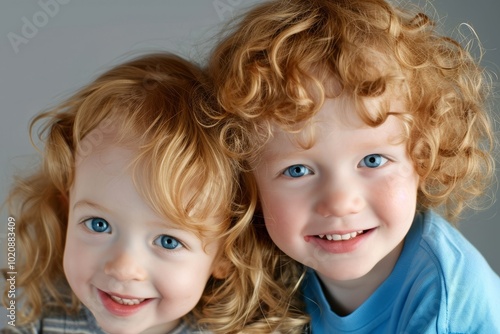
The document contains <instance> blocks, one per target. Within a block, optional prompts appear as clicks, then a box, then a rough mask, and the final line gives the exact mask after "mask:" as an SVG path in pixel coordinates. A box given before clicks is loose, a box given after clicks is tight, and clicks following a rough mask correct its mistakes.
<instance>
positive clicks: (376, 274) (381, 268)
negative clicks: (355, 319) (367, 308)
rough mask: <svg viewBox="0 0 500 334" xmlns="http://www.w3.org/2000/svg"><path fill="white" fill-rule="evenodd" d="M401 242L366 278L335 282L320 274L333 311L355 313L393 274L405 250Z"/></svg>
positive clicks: (345, 313)
mask: <svg viewBox="0 0 500 334" xmlns="http://www.w3.org/2000/svg"><path fill="white" fill-rule="evenodd" d="M403 243H404V242H401V243H400V244H399V245H398V247H396V248H395V249H394V250H392V252H391V253H389V254H388V255H387V256H386V257H385V258H384V259H382V260H381V261H380V262H379V263H377V265H376V266H375V267H373V269H372V270H371V271H370V272H368V273H367V274H366V275H365V276H363V277H360V278H357V279H354V280H347V281H333V280H329V279H328V278H324V277H323V276H322V275H321V274H320V273H318V276H319V277H320V281H321V286H322V288H323V291H324V293H325V296H326V298H327V300H328V302H329V303H330V306H331V308H332V310H333V311H334V312H335V313H336V314H337V315H339V316H346V315H349V314H351V313H352V312H354V311H355V310H356V309H357V308H358V307H359V306H361V304H363V303H364V302H365V301H366V300H367V299H368V298H369V297H370V296H371V295H372V294H373V292H375V290H376V289H377V288H378V287H379V286H380V284H382V282H383V281H384V280H385V279H386V278H387V277H388V276H389V275H390V274H391V272H392V269H393V268H394V266H395V265H396V262H397V261H398V258H399V255H400V254H401V251H402V249H403Z"/></svg>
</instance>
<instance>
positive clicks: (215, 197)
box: [3, 53, 305, 333]
mask: <svg viewBox="0 0 500 334" xmlns="http://www.w3.org/2000/svg"><path fill="white" fill-rule="evenodd" d="M212 108H216V104H215V100H214V98H213V97H212V95H211V88H210V86H209V81H208V80H207V77H206V75H205V74H204V73H203V72H202V71H201V70H200V69H199V68H198V67H197V66H195V65H194V64H192V63H190V62H188V61H187V60H184V59H182V58H179V57H177V56H175V55H171V54H162V53H158V54H150V55H145V56H142V57H139V58H136V59H134V60H131V61H129V62H126V63H123V64H121V65H118V66H116V67H114V68H112V69H110V70H108V71H107V72H105V73H104V74H102V75H100V76H99V77H98V78H97V79H96V80H94V81H93V82H92V83H90V84H89V85H87V86H86V87H84V88H83V89H81V90H80V91H78V92H77V93H76V94H74V95H73V96H71V97H70V98H69V99H67V100H66V101H65V102H63V103H62V104H60V105H58V106H56V107H55V108H53V109H51V110H48V111H46V112H43V113H41V114H40V115H38V116H36V117H35V118H34V120H33V121H32V123H31V127H30V131H31V133H33V132H34V128H35V126H36V125H38V124H39V123H40V122H42V125H43V126H42V127H41V130H40V131H39V134H38V136H39V138H40V139H41V140H42V142H43V143H44V149H43V152H42V161H41V164H40V166H39V168H38V169H37V170H36V172H35V173H33V174H32V175H30V176H28V177H18V178H17V180H16V182H15V184H14V186H13V187H12V190H11V192H10V195H9V197H8V204H9V208H10V211H11V214H12V216H13V217H15V219H16V228H17V236H16V237H17V245H18V259H17V263H16V267H17V271H18V273H19V275H18V276H17V281H16V287H17V288H18V291H19V293H20V295H19V296H18V297H19V298H20V300H22V308H21V309H20V310H19V313H18V315H17V317H18V319H17V320H18V325H21V324H23V323H29V322H32V321H34V320H36V319H37V318H39V317H40V316H42V313H43V310H42V308H43V306H44V304H45V303H47V301H50V302H54V303H55V304H56V305H57V306H59V307H61V308H63V309H65V310H66V311H67V312H68V313H73V312H76V311H77V310H78V308H79V306H80V302H79V301H78V300H77V298H76V297H75V296H74V295H72V296H71V298H72V303H71V305H67V302H66V301H67V299H68V298H67V295H65V294H64V291H68V290H69V286H68V283H67V282H66V279H65V275H64V271H63V265H62V263H63V252H64V246H65V245H64V243H65V234H66V228H67V218H68V210H69V208H68V192H69V189H70V187H71V185H72V182H73V178H74V169H75V165H76V164H77V163H78V162H77V161H75V158H76V156H77V155H76V152H77V150H78V152H79V154H80V155H82V154H83V155H85V154H86V152H90V151H91V150H93V149H95V148H97V146H98V145H99V144H100V139H99V138H101V139H102V136H100V135H105V134H106V133H108V132H110V131H113V135H114V137H113V139H115V140H116V141H117V144H121V145H131V146H132V147H133V148H134V149H135V150H136V152H137V156H136V158H135V159H134V161H133V167H134V169H133V170H134V174H133V175H134V181H135V183H136V186H137V188H138V191H140V192H141V194H142V195H143V197H144V198H145V200H147V201H148V203H149V204H150V205H151V207H152V208H153V209H154V210H155V211H156V212H157V213H158V214H160V215H162V216H163V217H167V218H168V219H170V220H172V221H175V222H177V223H178V224H179V225H180V226H181V227H182V228H186V229H188V230H190V231H193V232H195V233H197V234H198V235H200V236H201V237H206V238H210V240H213V239H214V238H220V241H221V245H222V246H221V249H220V254H219V257H218V259H219V260H220V261H222V263H223V264H224V265H223V267H222V268H223V270H222V273H221V274H220V275H217V276H221V277H211V278H210V280H209V282H208V284H207V286H206V288H205V291H204V294H203V296H202V299H201V300H200V302H199V303H198V305H197V306H196V308H195V309H194V310H193V314H194V315H195V320H196V321H197V322H198V324H200V325H201V326H203V327H205V328H207V329H209V330H211V331H212V332H213V333H240V332H245V333H270V332H274V331H275V330H282V329H286V331H288V330H290V331H293V328H299V327H301V326H302V324H303V323H304V321H305V320H304V319H305V318H304V317H303V316H302V313H301V312H300V311H298V310H299V309H300V305H295V304H294V303H293V302H292V303H290V301H289V299H290V298H289V297H288V296H289V294H290V291H291V290H292V289H291V288H290V283H289V282H288V280H289V278H288V276H287V275H282V273H281V271H280V270H281V269H280V266H281V264H280V263H281V262H282V260H281V253H280V252H279V251H278V250H276V248H275V247H274V246H273V245H272V243H270V242H269V241H268V240H266V239H265V238H261V232H260V231H261V230H262V227H259V226H258V225H257V224H255V225H252V224H251V219H252V214H253V210H254V208H255V205H256V204H255V203H256V198H257V195H256V194H257V193H256V190H255V189H252V188H251V187H248V188H242V187H240V186H239V184H238V181H239V180H238V177H239V176H238V175H237V169H236V165H235V163H234V162H233V161H232V160H231V159H229V158H228V157H227V156H226V155H225V154H224V150H223V148H222V147H221V146H220V145H219V142H218V137H219V133H220V129H219V128H217V127H209V126H206V125H204V123H205V119H207V117H206V114H209V112H213V111H212ZM90 137H92V138H90ZM84 138H89V140H83V139H84ZM193 189H196V191H194V192H193ZM194 208H195V210H193V209H194ZM206 217H223V219H220V221H219V222H218V224H213V225H210V226H208V225H207V224H206V223H205V221H206V219H205V218H206ZM286 267H288V266H286ZM291 272H293V270H292V271H290V269H287V270H286V271H285V273H291ZM293 275H298V274H295V273H294V274H293ZM3 300H4V303H5V302H7V290H6V291H4V295H3ZM19 304H21V303H19Z"/></svg>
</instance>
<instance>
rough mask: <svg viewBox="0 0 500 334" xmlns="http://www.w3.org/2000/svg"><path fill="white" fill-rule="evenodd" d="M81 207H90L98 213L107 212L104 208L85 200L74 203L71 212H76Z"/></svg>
mask: <svg viewBox="0 0 500 334" xmlns="http://www.w3.org/2000/svg"><path fill="white" fill-rule="evenodd" d="M81 207H90V208H92V209H96V210H99V211H104V212H109V210H107V209H106V208H105V207H103V206H101V205H99V204H97V203H94V202H92V201H89V200H85V199H83V200H79V201H78V202H76V203H75V205H73V210H76V209H78V208H81Z"/></svg>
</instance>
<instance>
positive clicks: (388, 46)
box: [208, 0, 495, 221]
mask: <svg viewBox="0 0 500 334" xmlns="http://www.w3.org/2000/svg"><path fill="white" fill-rule="evenodd" d="M479 60H480V59H478V60H477V61H476V60H475V59H474V57H473V56H472V54H471V53H470V51H469V50H468V49H467V48H466V47H462V46H461V45H460V44H459V42H457V41H456V40H453V39H452V38H449V37H446V36H443V35H440V34H439V32H438V30H437V28H436V25H435V22H434V21H433V20H431V19H430V18H429V17H428V16H427V15H426V14H424V13H421V12H418V11H412V10H411V9H410V8H406V9H404V8H402V7H401V8H397V7H394V6H392V5H390V4H389V3H388V2H386V1H384V0H335V1H333V0H310V1H301V0H289V1H270V2H267V3H264V4H262V5H259V6H256V7H254V8H253V9H252V10H251V11H249V12H248V13H246V14H245V15H244V16H242V17H240V18H237V19H236V20H235V21H234V22H233V25H232V26H231V27H230V28H229V29H228V32H227V33H225V35H223V36H222V38H221V40H220V41H219V43H218V44H217V46H216V48H215V49H214V50H213V53H212V56H211V58H210V61H209V65H208V68H209V74H210V76H212V77H213V78H214V81H215V85H216V87H217V90H218V91H217V94H216V95H217V99H218V102H219V103H220V105H221V106H222V107H223V110H224V112H222V113H216V114H214V115H213V116H212V117H213V118H214V119H215V120H216V121H220V120H224V121H223V122H222V123H224V126H223V131H224V137H223V138H222V141H223V143H224V145H225V146H226V147H227V149H228V151H230V152H231V153H232V154H233V155H234V156H235V157H239V159H241V160H242V161H247V162H250V163H252V161H253V160H254V159H257V158H258V155H259V150H260V149H261V148H262V146H263V145H264V144H265V143H266V142H267V141H268V140H269V138H270V137H271V136H272V129H273V126H279V127H280V128H282V129H284V130H286V131H290V132H293V131H297V130H300V129H301V128H302V127H303V125H304V124H307V121H309V120H310V119H311V117H313V116H314V115H315V114H316V112H317V111H318V110H319V108H320V107H321V105H322V103H323V101H324V98H326V97H335V96H336V94H339V95H340V94H341V93H342V94H347V96H349V97H352V99H353V100H354V101H355V102H356V105H357V106H359V108H358V112H359V116H360V117H361V119H363V120H364V121H365V122H366V123H367V124H368V125H371V126H376V125H379V124H380V123H382V122H383V121H384V120H385V119H386V118H387V116H388V115H389V114H390V113H389V111H388V110H379V112H378V113H377V114H376V116H375V117H374V116H373V115H371V114H370V113H369V112H368V110H366V108H364V107H363V100H364V99H366V98H370V97H387V98H388V99H390V98H391V93H398V94H401V97H402V99H403V101H404V102H405V107H406V109H405V110H404V111H403V112H401V113H399V112H398V113H397V114H396V115H397V117H400V118H401V120H402V121H403V124H404V128H405V129H406V135H407V139H408V141H407V147H408V152H409V154H410V156H411V158H412V160H413V162H414V164H415V169H416V171H417V173H418V174H419V176H420V181H421V182H420V187H419V190H418V205H419V208H420V209H422V210H423V209H428V208H436V209H440V210H441V209H442V210H443V211H444V212H443V213H444V214H445V215H446V217H447V218H448V219H450V220H451V221H454V220H456V219H457V218H458V217H459V215H460V213H461V212H462V209H464V208H465V207H468V206H471V205H472V204H473V201H474V200H475V199H476V198H477V197H478V195H480V194H483V193H484V192H485V190H486V189H487V188H488V187H489V186H490V185H491V180H492V177H493V173H494V160H493V158H492V151H493V149H494V146H495V140H494V135H493V130H492V122H491V120H490V116H489V115H488V108H487V103H486V102H487V97H488V95H489V93H490V89H491V83H490V82H489V81H488V80H486V79H487V75H486V73H485V71H484V70H483V69H482V68H481V67H480V66H479ZM332 82H334V83H337V84H339V86H340V89H337V90H336V91H335V89H332ZM333 91H335V92H333ZM339 91H340V92H339ZM386 93H387V94H386ZM392 96H394V95H392Z"/></svg>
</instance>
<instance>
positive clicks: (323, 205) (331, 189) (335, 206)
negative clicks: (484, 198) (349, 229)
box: [316, 182, 365, 218]
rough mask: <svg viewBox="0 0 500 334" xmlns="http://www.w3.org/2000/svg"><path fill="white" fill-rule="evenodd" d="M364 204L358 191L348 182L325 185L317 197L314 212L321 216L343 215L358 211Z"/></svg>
mask: <svg viewBox="0 0 500 334" xmlns="http://www.w3.org/2000/svg"><path fill="white" fill-rule="evenodd" d="M364 206H365V200H364V198H363V196H362V195H361V193H360V191H359V190H358V189H356V187H355V186H354V185H350V184H348V182H342V184H336V185H329V186H328V185H327V184H325V189H324V191H323V193H322V194H321V195H320V197H319V201H318V203H317V205H316V212H317V213H318V214H319V215H321V216H322V217H325V218H326V217H330V216H334V217H344V216H347V215H350V214H355V213H358V212H360V211H361V210H362V209H363V208H364Z"/></svg>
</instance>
